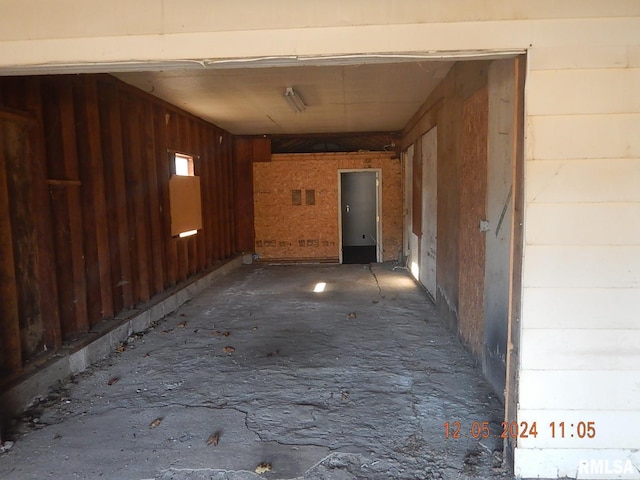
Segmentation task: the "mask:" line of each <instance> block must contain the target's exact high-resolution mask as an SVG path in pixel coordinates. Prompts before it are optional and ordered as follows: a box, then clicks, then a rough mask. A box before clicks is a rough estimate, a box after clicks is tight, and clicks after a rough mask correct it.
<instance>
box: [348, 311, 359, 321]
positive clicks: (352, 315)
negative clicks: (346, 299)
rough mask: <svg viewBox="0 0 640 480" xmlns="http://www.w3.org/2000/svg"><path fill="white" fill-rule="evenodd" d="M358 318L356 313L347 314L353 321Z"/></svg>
mask: <svg viewBox="0 0 640 480" xmlns="http://www.w3.org/2000/svg"><path fill="white" fill-rule="evenodd" d="M356 317H357V315H356V312H349V313H348V314H347V318H348V319H350V320H353V319H354V318H356Z"/></svg>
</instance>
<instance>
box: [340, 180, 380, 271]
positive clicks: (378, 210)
mask: <svg viewBox="0 0 640 480" xmlns="http://www.w3.org/2000/svg"><path fill="white" fill-rule="evenodd" d="M357 172H375V174H376V182H377V184H376V237H377V242H376V262H378V263H379V262H381V261H382V169H381V168H339V169H338V259H339V260H338V261H339V263H340V264H342V260H343V259H342V174H343V173H357Z"/></svg>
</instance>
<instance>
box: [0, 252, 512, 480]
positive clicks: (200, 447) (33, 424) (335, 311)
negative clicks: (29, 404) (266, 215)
mask: <svg viewBox="0 0 640 480" xmlns="http://www.w3.org/2000/svg"><path fill="white" fill-rule="evenodd" d="M392 267H393V264H377V265H373V266H372V267H369V266H363V265H342V266H335V265H330V266H306V265H305V266H265V265H250V266H243V267H242V268H240V269H239V270H236V271H235V272H233V273H231V274H229V275H228V276H226V277H224V278H223V279H221V280H220V281H218V282H217V283H215V284H214V285H213V286H212V287H211V288H209V289H207V290H206V291H204V292H203V293H202V294H201V295H199V296H198V297H196V298H194V299H193V300H191V301H189V302H188V303H187V304H185V305H184V306H182V307H181V308H180V309H179V310H178V311H176V312H174V313H173V314H171V315H170V316H168V317H166V318H165V319H164V320H162V321H161V322H159V323H158V324H156V325H154V326H153V327H152V328H150V329H149V330H148V331H147V332H146V333H145V334H144V335H135V336H133V337H131V338H130V339H129V342H127V344H126V345H123V348H120V350H121V351H117V352H114V353H113V354H111V355H110V356H109V357H108V358H107V359H105V360H104V361H102V362H100V363H99V364H97V365H95V366H93V367H91V368H90V369H89V370H87V371H86V372H84V373H82V374H81V375H78V376H77V377H75V378H74V379H73V381H72V382H70V383H69V384H68V385H66V386H65V387H64V388H62V389H61V390H60V391H58V392H56V393H55V394H53V395H51V396H50V397H49V398H48V399H47V400H46V401H44V402H43V403H42V404H40V405H38V406H36V407H35V408H34V409H32V410H31V411H30V412H28V414H26V415H25V416H24V418H23V419H22V421H21V423H19V424H18V425H16V429H17V433H18V436H17V437H16V438H14V440H16V441H15V445H14V446H13V447H12V448H11V449H10V450H9V451H8V452H7V453H4V454H2V455H0V479H16V480H17V479H20V480H26V479H43V478H58V479H66V478H69V479H71V478H90V479H95V478H109V479H125V478H126V479H157V480H169V479H174V480H183V479H194V480H195V479H216V480H217V479H220V480H222V479H227V480H239V479H255V478H270V479H292V478H296V479H308V480H311V479H336V480H346V479H489V478H512V477H511V476H510V475H509V474H508V473H507V472H506V471H505V470H504V468H502V466H501V465H502V455H501V451H502V443H501V441H500V439H499V438H496V437H497V435H498V434H499V433H500V427H499V425H500V422H501V420H502V410H503V409H502V406H501V404H500V402H499V401H498V399H497V397H496V396H495V395H493V394H492V393H491V392H490V389H489V387H488V385H487V383H486V382H485V381H484V380H483V379H482V377H481V375H480V374H479V373H478V370H477V369H476V368H475V367H474V363H473V361H472V359H471V357H470V355H469V354H468V353H467V352H466V351H465V350H464V348H463V347H462V346H461V345H460V343H459V342H458V340H457V339H456V338H455V335H453V334H452V333H451V332H450V331H449V330H448V329H447V328H446V326H445V325H444V323H443V322H442V321H441V320H440V319H439V318H438V316H437V315H436V313H435V310H434V308H433V306H432V305H431V303H430V302H429V300H428V298H427V296H426V294H425V293H424V292H423V291H422V290H421V289H420V288H419V287H417V286H416V284H415V283H414V282H413V280H412V279H411V278H410V277H409V276H408V274H407V272H406V271H405V270H403V269H396V270H393V269H392ZM318 282H326V283H327V289H326V290H325V291H324V292H323V293H313V292H312V290H313V288H314V286H315V285H316V283H318ZM225 347H232V348H226V349H225ZM232 350H233V351H232ZM454 421H459V422H460V423H461V431H460V433H461V438H459V439H451V438H450V439H447V438H445V429H444V423H445V422H451V423H453V422H454ZM473 422H490V429H491V433H492V436H491V437H490V438H488V439H485V440H476V439H474V438H472V436H471V428H472V424H473ZM260 467H262V468H260ZM268 468H270V469H271V470H270V471H265V472H264V473H261V474H260V475H258V474H256V473H255V472H256V471H258V472H260V471H263V470H267V469H268Z"/></svg>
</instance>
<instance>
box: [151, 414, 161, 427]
mask: <svg viewBox="0 0 640 480" xmlns="http://www.w3.org/2000/svg"><path fill="white" fill-rule="evenodd" d="M160 423H162V417H158V418H156V419H155V420H154V421H153V422H151V423H150V424H149V427H151V428H156V427H157V426H158V425H160Z"/></svg>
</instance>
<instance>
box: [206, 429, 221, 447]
mask: <svg viewBox="0 0 640 480" xmlns="http://www.w3.org/2000/svg"><path fill="white" fill-rule="evenodd" d="M219 441H220V432H215V433H212V434H211V435H209V438H207V445H213V446H214V447H217V446H218V442H219Z"/></svg>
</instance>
